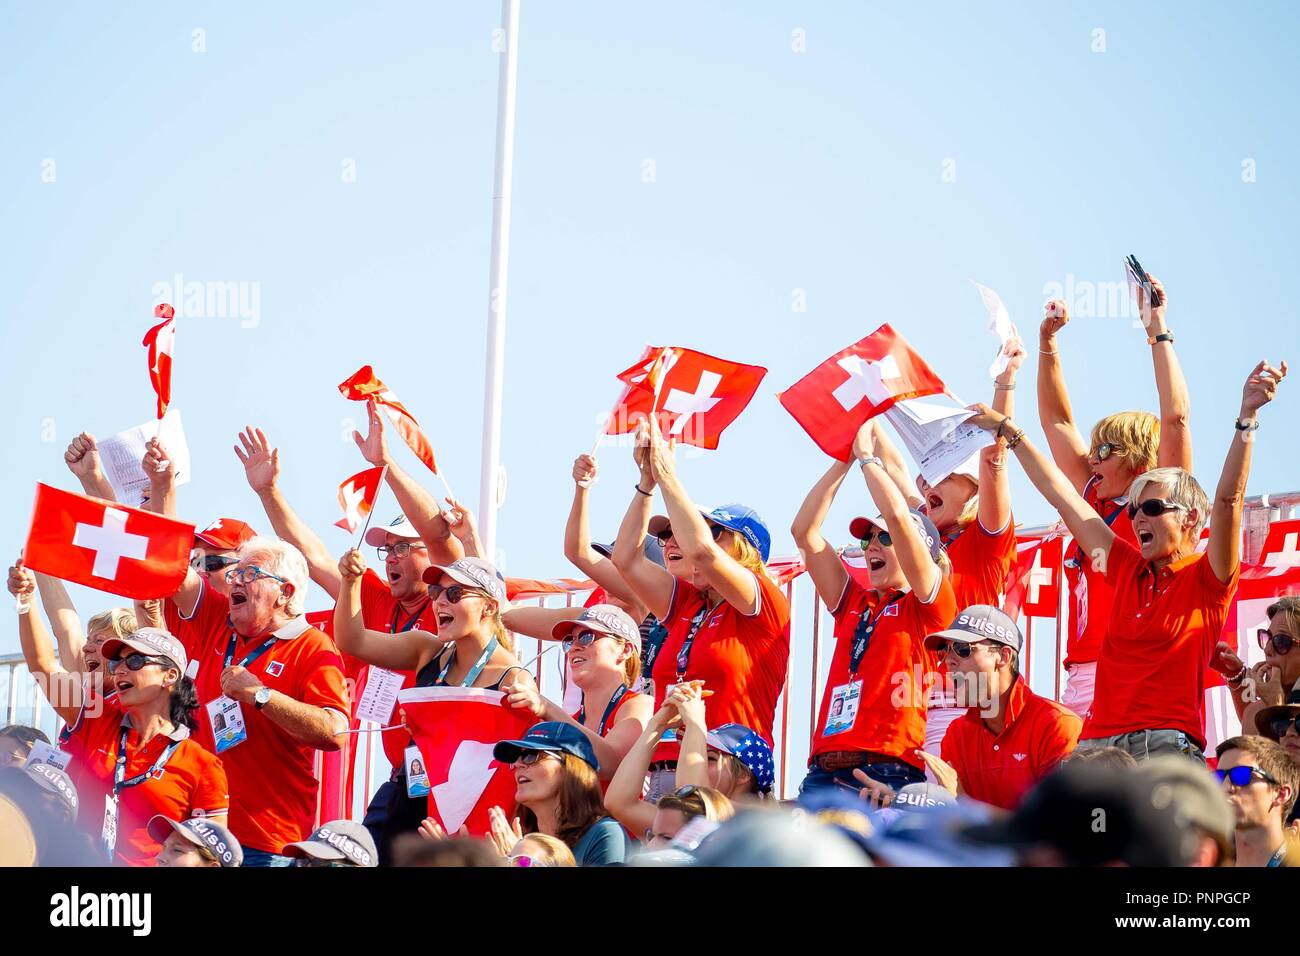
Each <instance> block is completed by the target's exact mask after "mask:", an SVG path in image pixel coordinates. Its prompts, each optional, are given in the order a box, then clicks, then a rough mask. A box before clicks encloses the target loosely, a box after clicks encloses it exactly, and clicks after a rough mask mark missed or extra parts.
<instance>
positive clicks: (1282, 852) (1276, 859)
mask: <svg viewBox="0 0 1300 956" xmlns="http://www.w3.org/2000/svg"><path fill="white" fill-rule="evenodd" d="M1285 859H1286V843H1283V844H1282V845H1281V846H1280V847H1278V848H1277V850H1275V851H1274V853H1273V855H1272V856H1270V857H1269V858H1268V863H1266V864H1265V866H1267V867H1269V868H1270V869H1271V868H1273V867H1278V866H1281V865H1282V861H1283V860H1285Z"/></svg>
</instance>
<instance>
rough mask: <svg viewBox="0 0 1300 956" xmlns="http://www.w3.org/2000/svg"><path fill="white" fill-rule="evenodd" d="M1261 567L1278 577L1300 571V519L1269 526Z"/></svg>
mask: <svg viewBox="0 0 1300 956" xmlns="http://www.w3.org/2000/svg"><path fill="white" fill-rule="evenodd" d="M1259 565H1260V567H1264V568H1268V569H1269V570H1270V571H1271V572H1272V573H1274V574H1277V575H1281V574H1288V573H1291V572H1294V571H1297V570H1300V519H1295V520H1292V521H1274V522H1273V523H1272V524H1271V525H1269V528H1268V534H1267V535H1266V536H1265V538H1264V547H1263V548H1261V549H1260V553H1259Z"/></svg>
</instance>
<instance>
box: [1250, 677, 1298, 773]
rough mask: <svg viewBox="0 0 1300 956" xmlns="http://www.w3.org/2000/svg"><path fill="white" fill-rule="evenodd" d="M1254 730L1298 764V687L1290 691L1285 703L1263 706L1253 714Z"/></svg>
mask: <svg viewBox="0 0 1300 956" xmlns="http://www.w3.org/2000/svg"><path fill="white" fill-rule="evenodd" d="M1255 732H1256V733H1258V734H1259V735H1260V736H1262V737H1267V738H1268V739H1269V740H1271V741H1273V742H1274V743H1277V744H1279V745H1281V747H1282V749H1283V750H1284V751H1286V755H1287V756H1288V757H1290V758H1291V760H1292V761H1293V762H1294V763H1295V764H1296V765H1298V766H1300V689H1297V690H1293V691H1291V693H1290V694H1288V695H1287V699H1286V703H1284V704H1278V705H1276V706H1273V707H1265V708H1263V709H1262V710H1260V711H1259V712H1258V713H1257V714H1255Z"/></svg>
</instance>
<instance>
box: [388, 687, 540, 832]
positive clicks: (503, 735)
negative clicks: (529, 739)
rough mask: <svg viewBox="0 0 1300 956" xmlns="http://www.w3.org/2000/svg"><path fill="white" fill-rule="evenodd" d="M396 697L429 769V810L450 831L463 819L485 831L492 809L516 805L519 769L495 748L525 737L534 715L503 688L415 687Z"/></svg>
mask: <svg viewBox="0 0 1300 956" xmlns="http://www.w3.org/2000/svg"><path fill="white" fill-rule="evenodd" d="M397 699H398V701H399V702H400V704H401V706H402V708H403V710H405V711H406V725H407V727H409V728H410V730H411V736H412V737H414V738H415V743H416V745H417V746H418V747H419V748H420V756H421V757H423V758H424V766H425V770H426V771H427V772H428V774H429V787H430V792H429V816H431V817H433V818H434V819H435V820H437V821H438V822H439V823H440V824H442V828H443V829H444V830H446V831H447V832H448V833H453V834H454V833H455V832H456V831H457V830H459V829H460V827H461V825H462V824H464V826H465V827H466V829H467V830H468V831H469V833H470V835H471V836H484V835H485V834H487V832H488V831H489V829H490V824H489V822H488V810H490V809H491V808H492V807H494V806H497V807H500V808H501V809H502V810H504V811H505V812H506V813H507V814H509V813H510V812H511V811H512V809H513V808H514V805H515V779H514V775H513V774H511V772H510V767H509V766H508V765H507V764H502V763H498V762H497V761H496V760H495V758H493V756H492V748H493V747H495V746H496V745H497V743H498V742H500V741H502V740H517V739H519V738H520V737H522V736H523V735H524V733H525V732H526V731H527V730H528V728H529V727H531V726H532V724H533V719H532V715H531V714H529V713H526V712H524V711H519V710H514V709H512V708H509V707H506V706H505V704H504V703H503V702H504V700H505V694H502V693H501V692H500V691H495V690H482V689H479V688H471V687H410V688H407V689H406V690H404V691H401V692H400V693H399V694H398V695H397Z"/></svg>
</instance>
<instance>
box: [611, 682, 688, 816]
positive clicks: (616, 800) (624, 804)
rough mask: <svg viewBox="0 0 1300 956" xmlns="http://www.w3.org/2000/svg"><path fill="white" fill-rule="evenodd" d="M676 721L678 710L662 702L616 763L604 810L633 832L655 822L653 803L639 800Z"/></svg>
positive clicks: (668, 703)
mask: <svg viewBox="0 0 1300 956" xmlns="http://www.w3.org/2000/svg"><path fill="white" fill-rule="evenodd" d="M677 721H678V717H677V708H676V707H674V706H673V704H672V703H671V702H669V701H667V700H665V701H664V704H663V706H662V707H660V708H659V709H658V710H657V711H655V713H654V714H653V715H652V716H651V718H650V722H649V723H648V724H647V725H646V729H645V730H644V731H642V733H641V736H640V737H638V738H637V740H636V743H634V744H633V745H632V747H631V748H630V749H629V750H628V752H627V755H626V756H625V757H624V758H623V760H622V762H621V763H619V765H618V770H616V771H614V777H613V779H612V780H610V782H609V788H608V789H607V790H606V791H605V809H606V810H608V811H609V812H610V813H611V814H612V815H613V816H614V819H616V820H617V821H618V822H619V823H621V824H623V826H625V827H627V828H628V829H629V830H631V831H632V832H633V833H644V832H645V831H646V830H648V829H649V828H650V826H651V824H653V823H654V822H655V808H654V804H652V803H646V802H645V801H644V800H642V799H641V788H642V785H643V784H644V783H645V775H646V772H647V771H648V770H649V769H650V758H651V757H652V756H654V752H655V748H656V747H658V746H659V741H660V739H662V738H663V735H664V731H665V730H667V729H668V727H669V725H670V724H672V723H676V722H677Z"/></svg>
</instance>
